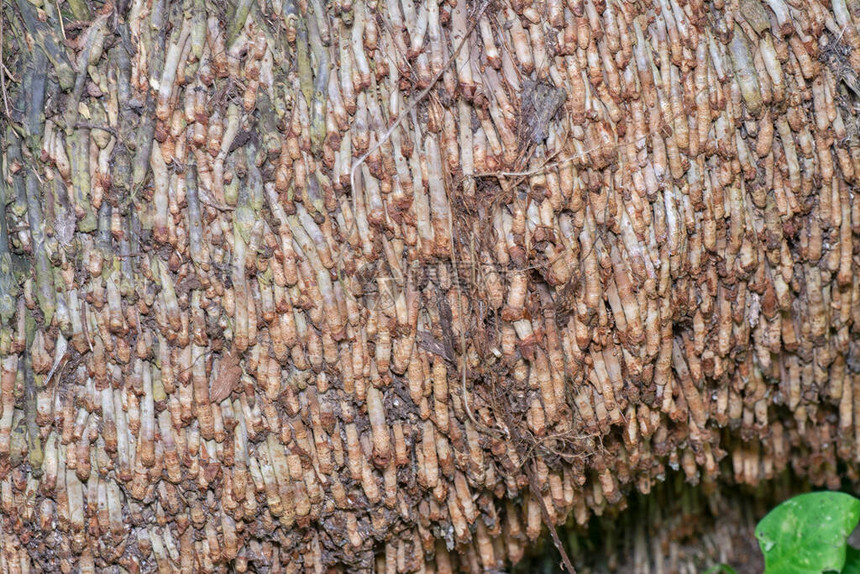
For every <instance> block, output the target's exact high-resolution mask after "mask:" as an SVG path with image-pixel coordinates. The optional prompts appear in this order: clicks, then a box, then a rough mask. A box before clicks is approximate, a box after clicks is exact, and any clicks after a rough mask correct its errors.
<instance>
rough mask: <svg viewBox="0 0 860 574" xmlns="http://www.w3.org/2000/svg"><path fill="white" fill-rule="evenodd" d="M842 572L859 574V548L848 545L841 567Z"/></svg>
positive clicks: (844, 573) (843, 573)
mask: <svg viewBox="0 0 860 574" xmlns="http://www.w3.org/2000/svg"><path fill="white" fill-rule="evenodd" d="M842 574H860V550H857V549H856V548H853V547H851V546H849V547H848V552H846V553H845V566H844V567H843V568H842Z"/></svg>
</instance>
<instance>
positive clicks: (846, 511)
mask: <svg viewBox="0 0 860 574" xmlns="http://www.w3.org/2000/svg"><path fill="white" fill-rule="evenodd" d="M858 521H860V500H858V499H856V498H854V497H853V496H851V495H849V494H843V493H840V492H813V493H809V494H802V495H800V496H796V497H794V498H792V499H790V500H787V501H786V502H783V503H782V504H780V505H779V506H777V507H776V508H774V509H773V510H772V511H771V512H770V513H769V514H768V515H767V516H765V517H764V518H763V519H762V520H761V522H759V524H758V526H757V527H756V529H755V537H756V538H757V539H758V542H759V546H761V550H762V552H763V553H764V561H765V574H820V573H821V572H841V571H842V568H843V566H844V565H845V554H846V548H847V542H846V541H847V540H848V536H849V535H850V534H851V532H852V531H853V530H854V528H855V527H856V526H857V522H858Z"/></svg>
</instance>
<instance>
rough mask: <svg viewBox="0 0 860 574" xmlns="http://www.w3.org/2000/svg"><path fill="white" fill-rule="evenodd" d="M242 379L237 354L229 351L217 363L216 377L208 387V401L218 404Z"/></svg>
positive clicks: (233, 350)
mask: <svg viewBox="0 0 860 574" xmlns="http://www.w3.org/2000/svg"><path fill="white" fill-rule="evenodd" d="M241 377H242V367H240V366H239V352H238V351H236V350H235V349H231V350H230V352H229V353H227V354H226V355H224V356H223V357H222V358H221V360H220V361H219V362H218V375H217V376H216V377H215V378H214V379H212V382H211V383H210V385H209V400H210V401H212V402H213V403H220V402H221V401H223V400H224V399H226V398H227V397H229V396H230V395H231V394H232V393H233V387H235V386H236V383H237V382H239V379H240V378H241Z"/></svg>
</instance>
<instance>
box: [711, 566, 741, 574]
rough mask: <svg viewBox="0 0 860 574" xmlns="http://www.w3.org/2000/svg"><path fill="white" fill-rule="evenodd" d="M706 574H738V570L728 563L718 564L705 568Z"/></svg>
mask: <svg viewBox="0 0 860 574" xmlns="http://www.w3.org/2000/svg"><path fill="white" fill-rule="evenodd" d="M704 574H738V571H737V570H735V569H734V568H732V567H731V566H729V565H728V564H717V565H716V566H711V567H710V568H708V569H707V570H705V572H704Z"/></svg>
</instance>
